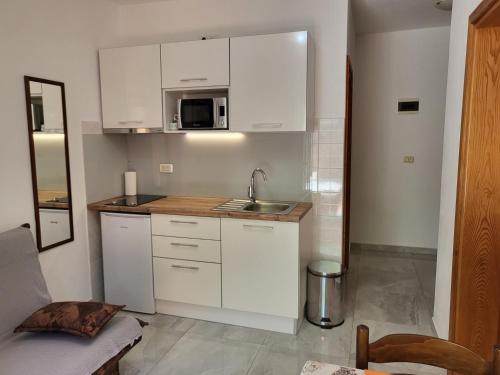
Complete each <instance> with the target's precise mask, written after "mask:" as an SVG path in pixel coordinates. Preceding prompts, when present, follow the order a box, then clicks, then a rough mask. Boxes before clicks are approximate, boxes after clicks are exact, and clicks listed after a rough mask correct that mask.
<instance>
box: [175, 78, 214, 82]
mask: <svg viewBox="0 0 500 375" xmlns="http://www.w3.org/2000/svg"><path fill="white" fill-rule="evenodd" d="M180 81H181V82H191V81H208V78H207V77H199V78H182V79H181V80H180Z"/></svg>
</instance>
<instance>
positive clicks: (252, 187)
mask: <svg viewBox="0 0 500 375" xmlns="http://www.w3.org/2000/svg"><path fill="white" fill-rule="evenodd" d="M257 173H260V174H261V175H262V177H263V178H264V181H267V175H266V172H264V171H263V170H262V169H260V168H256V169H254V170H253V172H252V177H251V178H250V186H249V187H248V198H249V199H250V200H251V201H252V202H253V203H255V175H256V174H257Z"/></svg>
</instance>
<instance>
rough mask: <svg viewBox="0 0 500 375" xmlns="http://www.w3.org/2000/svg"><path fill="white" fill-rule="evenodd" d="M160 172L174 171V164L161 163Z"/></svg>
mask: <svg viewBox="0 0 500 375" xmlns="http://www.w3.org/2000/svg"><path fill="white" fill-rule="evenodd" d="M160 173H174V165H173V164H160Z"/></svg>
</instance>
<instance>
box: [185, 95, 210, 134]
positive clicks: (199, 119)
mask: <svg viewBox="0 0 500 375" xmlns="http://www.w3.org/2000/svg"><path fill="white" fill-rule="evenodd" d="M180 115H181V124H182V125H181V126H182V128H183V129H211V128H213V127H214V102H213V100H212V99H182V100H181V108H180Z"/></svg>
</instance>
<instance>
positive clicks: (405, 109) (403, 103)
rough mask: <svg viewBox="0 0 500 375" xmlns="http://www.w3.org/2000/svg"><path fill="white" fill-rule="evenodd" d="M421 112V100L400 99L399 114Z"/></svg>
mask: <svg viewBox="0 0 500 375" xmlns="http://www.w3.org/2000/svg"><path fill="white" fill-rule="evenodd" d="M419 110H420V100H419V99H399V100H398V113H403V114H404V113H408V114H410V113H418V112H419Z"/></svg>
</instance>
